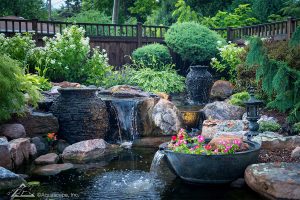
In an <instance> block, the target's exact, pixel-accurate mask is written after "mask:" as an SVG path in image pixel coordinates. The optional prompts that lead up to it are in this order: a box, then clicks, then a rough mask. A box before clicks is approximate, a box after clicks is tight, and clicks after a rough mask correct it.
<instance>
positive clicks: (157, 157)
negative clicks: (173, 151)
mask: <svg viewBox="0 0 300 200" xmlns="http://www.w3.org/2000/svg"><path fill="white" fill-rule="evenodd" d="M164 156H165V154H163V153H162V152H161V151H157V152H156V153H155V155H154V158H153V160H152V163H151V167H150V172H155V173H157V170H158V169H159V165H160V164H161V161H162V159H163V158H164Z"/></svg>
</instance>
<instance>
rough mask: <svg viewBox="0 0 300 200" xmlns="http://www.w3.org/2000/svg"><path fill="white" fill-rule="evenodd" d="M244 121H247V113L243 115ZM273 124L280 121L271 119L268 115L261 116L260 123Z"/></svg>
mask: <svg viewBox="0 0 300 200" xmlns="http://www.w3.org/2000/svg"><path fill="white" fill-rule="evenodd" d="M243 120H247V113H244V114H243ZM262 121H264V122H273V123H276V122H278V120H277V119H276V118H275V117H269V116H267V115H261V116H260V118H259V120H258V122H262Z"/></svg>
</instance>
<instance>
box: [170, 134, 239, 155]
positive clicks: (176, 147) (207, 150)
mask: <svg viewBox="0 0 300 200" xmlns="http://www.w3.org/2000/svg"><path fill="white" fill-rule="evenodd" d="M241 146H242V141H241V140H239V139H233V140H218V141H217V144H216V143H208V144H207V143H206V142H205V138H204V137H203V136H202V135H198V136H196V137H190V136H189V135H188V133H187V132H186V130H184V129H180V131H179V132H178V134H177V136H172V140H171V142H170V143H169V145H168V148H169V149H170V150H172V151H174V152H178V153H186V154H204V155H216V154H234V153H235V152H237V151H240V150H241Z"/></svg>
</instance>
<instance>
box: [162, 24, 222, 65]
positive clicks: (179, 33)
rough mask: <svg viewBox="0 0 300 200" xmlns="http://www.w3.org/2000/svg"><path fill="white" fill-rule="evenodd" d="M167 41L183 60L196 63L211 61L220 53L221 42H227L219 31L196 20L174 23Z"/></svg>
mask: <svg viewBox="0 0 300 200" xmlns="http://www.w3.org/2000/svg"><path fill="white" fill-rule="evenodd" d="M165 41H166V43H167V45H168V47H170V48H171V49H172V50H173V51H174V52H176V53H178V54H179V55H180V56H181V58H182V59H183V60H185V61H190V62H192V63H194V64H201V63H203V62H209V61H210V60H211V58H213V57H215V55H216V54H217V53H218V49H217V47H218V46H219V44H222V43H224V44H225V40H224V39H223V38H222V37H221V36H220V35H219V34H218V33H216V32H215V31H212V30H210V29H209V28H207V27H205V26H202V25H200V24H198V23H195V22H184V23H180V24H174V25H172V26H171V27H170V29H169V30H168V31H167V33H166V35H165Z"/></svg>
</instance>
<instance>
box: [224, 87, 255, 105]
mask: <svg viewBox="0 0 300 200" xmlns="http://www.w3.org/2000/svg"><path fill="white" fill-rule="evenodd" d="M249 98H250V95H249V93H248V92H246V91H244V92H240V93H235V94H233V95H232V96H231V98H230V100H229V103H230V104H232V105H236V106H245V103H244V102H245V101H247V100H248V99H249Z"/></svg>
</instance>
